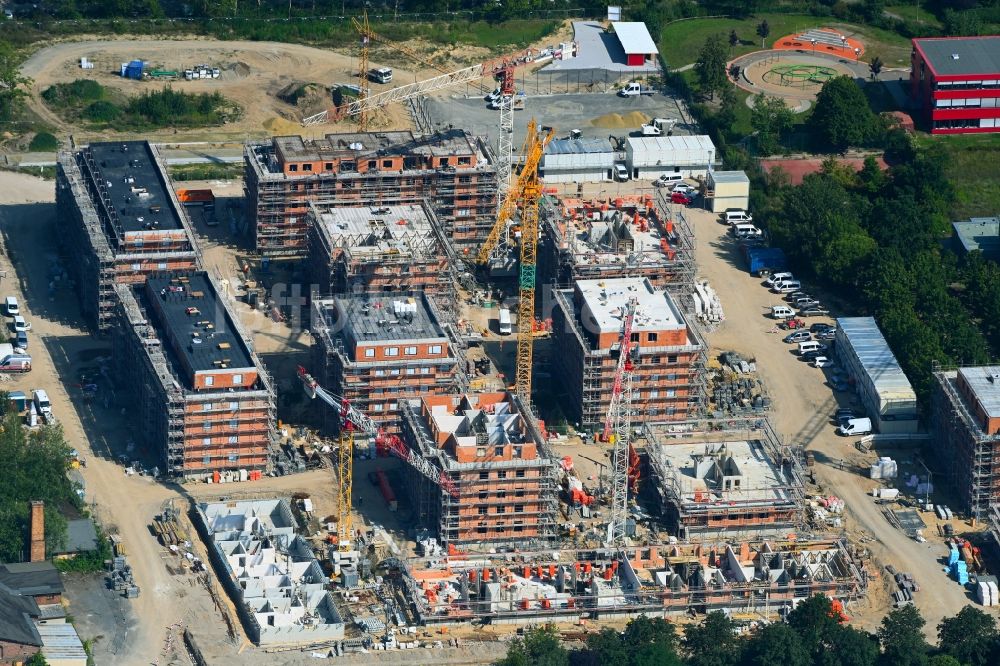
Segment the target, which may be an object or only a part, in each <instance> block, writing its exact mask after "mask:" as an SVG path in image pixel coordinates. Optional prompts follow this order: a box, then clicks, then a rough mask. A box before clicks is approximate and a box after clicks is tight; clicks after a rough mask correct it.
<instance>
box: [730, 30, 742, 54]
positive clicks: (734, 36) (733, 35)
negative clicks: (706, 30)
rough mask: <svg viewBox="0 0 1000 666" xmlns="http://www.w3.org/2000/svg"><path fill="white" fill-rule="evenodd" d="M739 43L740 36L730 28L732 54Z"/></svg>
mask: <svg viewBox="0 0 1000 666" xmlns="http://www.w3.org/2000/svg"><path fill="white" fill-rule="evenodd" d="M739 43H740V36H739V35H737V34H736V31H735V30H730V31H729V53H730V55H731V54H732V52H733V49H734V48H736V45H737V44H739Z"/></svg>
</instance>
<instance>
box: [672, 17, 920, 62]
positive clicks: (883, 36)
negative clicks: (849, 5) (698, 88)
mask: <svg viewBox="0 0 1000 666" xmlns="http://www.w3.org/2000/svg"><path fill="white" fill-rule="evenodd" d="M764 19H766V20H767V24H768V26H770V28H771V34H770V35H768V38H767V42H766V44H767V46H771V45H772V44H774V42H775V41H777V40H778V39H781V38H782V37H785V36H786V35H790V34H792V33H795V32H800V31H803V30H807V29H809V28H824V27H828V28H833V29H837V30H841V31H842V32H843V33H844V34H847V35H850V36H852V37H857V38H858V39H860V40H861V41H862V42H864V43H865V48H866V57H867V56H868V55H878V56H879V57H881V58H882V61H883V62H884V63H886V65H888V66H902V65H908V64H909V62H910V41H909V40H908V39H906V38H904V37H901V36H900V35H897V34H895V33H893V32H888V31H886V30H879V29H878V28H870V27H867V26H858V25H853V24H848V23H837V22H836V21H832V20H830V19H823V18H820V17H816V16H808V15H805V14H761V15H760V16H758V17H755V18H751V19H746V20H739V19H704V18H702V19H690V20H681V21H675V22H673V23H671V24H669V25H668V26H666V27H665V28H664V29H663V32H662V33H661V34H660V55H661V56H663V58H664V60H666V62H667V66H668V67H670V68H671V69H676V68H678V67H683V66H684V65H688V64H691V63H693V62H694V61H695V60H696V58H697V54H698V51H699V50H700V49H701V46H702V44H704V43H705V40H706V39H708V38H709V37H711V36H712V35H716V34H719V35H722V37H723V40H724V41H725V43H726V44H727V45H728V44H729V41H728V40H729V33H730V32H731V31H732V30H735V31H736V35H737V36H738V37H739V38H740V44H739V45H737V46H736V47H735V48H733V49H732V56H733V57H736V56H738V55H743V54H744V53H750V52H751V51H759V50H760V37H758V36H757V32H756V31H757V26H758V25H759V24H760V22H761V21H762V20H764Z"/></svg>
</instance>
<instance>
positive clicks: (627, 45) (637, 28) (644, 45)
mask: <svg viewBox="0 0 1000 666" xmlns="http://www.w3.org/2000/svg"><path fill="white" fill-rule="evenodd" d="M611 27H612V29H613V30H614V31H615V34H616V35H618V41H620V42H621V43H622V48H623V49H625V53H642V54H649V53H659V52H660V51H659V49H657V48H656V42H654V41H653V38H652V37H651V36H650V35H649V30H647V29H646V24H645V23H642V22H641V21H632V22H629V21H612V23H611Z"/></svg>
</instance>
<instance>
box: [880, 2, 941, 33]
mask: <svg viewBox="0 0 1000 666" xmlns="http://www.w3.org/2000/svg"><path fill="white" fill-rule="evenodd" d="M885 11H886V13H887V14H889V15H892V16H899V17H901V18H904V19H906V20H907V21H916V22H918V23H926V24H927V25H929V26H933V27H935V28H940V27H941V21H939V20H938V17H937V16H934V14H931V13H930V12H929V11H927V10H926V9H924V8H923V7H916V6H914V5H889V6H888V7H886V8H885Z"/></svg>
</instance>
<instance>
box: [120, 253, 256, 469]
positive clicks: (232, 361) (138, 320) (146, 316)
mask: <svg viewBox="0 0 1000 666" xmlns="http://www.w3.org/2000/svg"><path fill="white" fill-rule="evenodd" d="M115 289H116V291H117V293H118V300H119V305H118V316H117V321H116V326H115V327H114V331H113V342H114V358H115V367H116V369H117V371H118V373H119V375H120V377H119V379H120V380H121V384H120V385H121V386H123V387H128V388H129V391H130V392H131V394H132V395H134V396H135V402H136V404H135V409H134V410H132V411H133V413H134V414H135V416H136V420H137V421H138V424H137V425H138V426H139V427H138V428H137V429H136V432H137V435H138V436H140V437H143V438H144V439H145V440H146V443H147V444H148V446H149V448H150V449H151V450H152V451H155V452H158V453H159V455H160V461H161V462H160V469H161V470H163V471H165V473H166V474H167V475H168V476H169V477H175V478H177V477H179V478H186V479H212V480H214V481H218V480H219V475H220V474H226V478H230V479H232V478H235V479H238V480H243V481H245V480H248V479H251V480H252V479H255V478H258V477H259V476H260V474H261V473H262V472H264V471H265V470H266V469H267V468H268V464H269V462H270V451H271V445H272V442H274V441H276V430H275V391H274V388H273V384H272V382H271V378H270V377H269V376H268V374H267V372H266V371H265V370H264V367H263V366H262V365H261V363H260V360H259V359H258V358H257V355H256V354H255V353H254V352H253V350H252V348H251V347H250V345H249V343H248V340H249V338H248V337H247V336H246V335H245V333H244V332H243V331H242V330H241V328H240V326H239V325H238V320H237V318H236V316H235V315H234V314H233V313H232V312H230V310H229V306H228V305H227V303H226V301H225V300H224V299H223V298H222V297H221V296H220V295H219V292H218V290H217V289H216V286H215V284H214V283H213V282H212V280H211V279H210V278H209V276H208V274H207V273H204V272H195V273H188V274H183V275H166V276H158V275H154V276H150V277H149V278H147V280H146V282H145V283H143V284H139V285H124V284H119V285H115Z"/></svg>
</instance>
